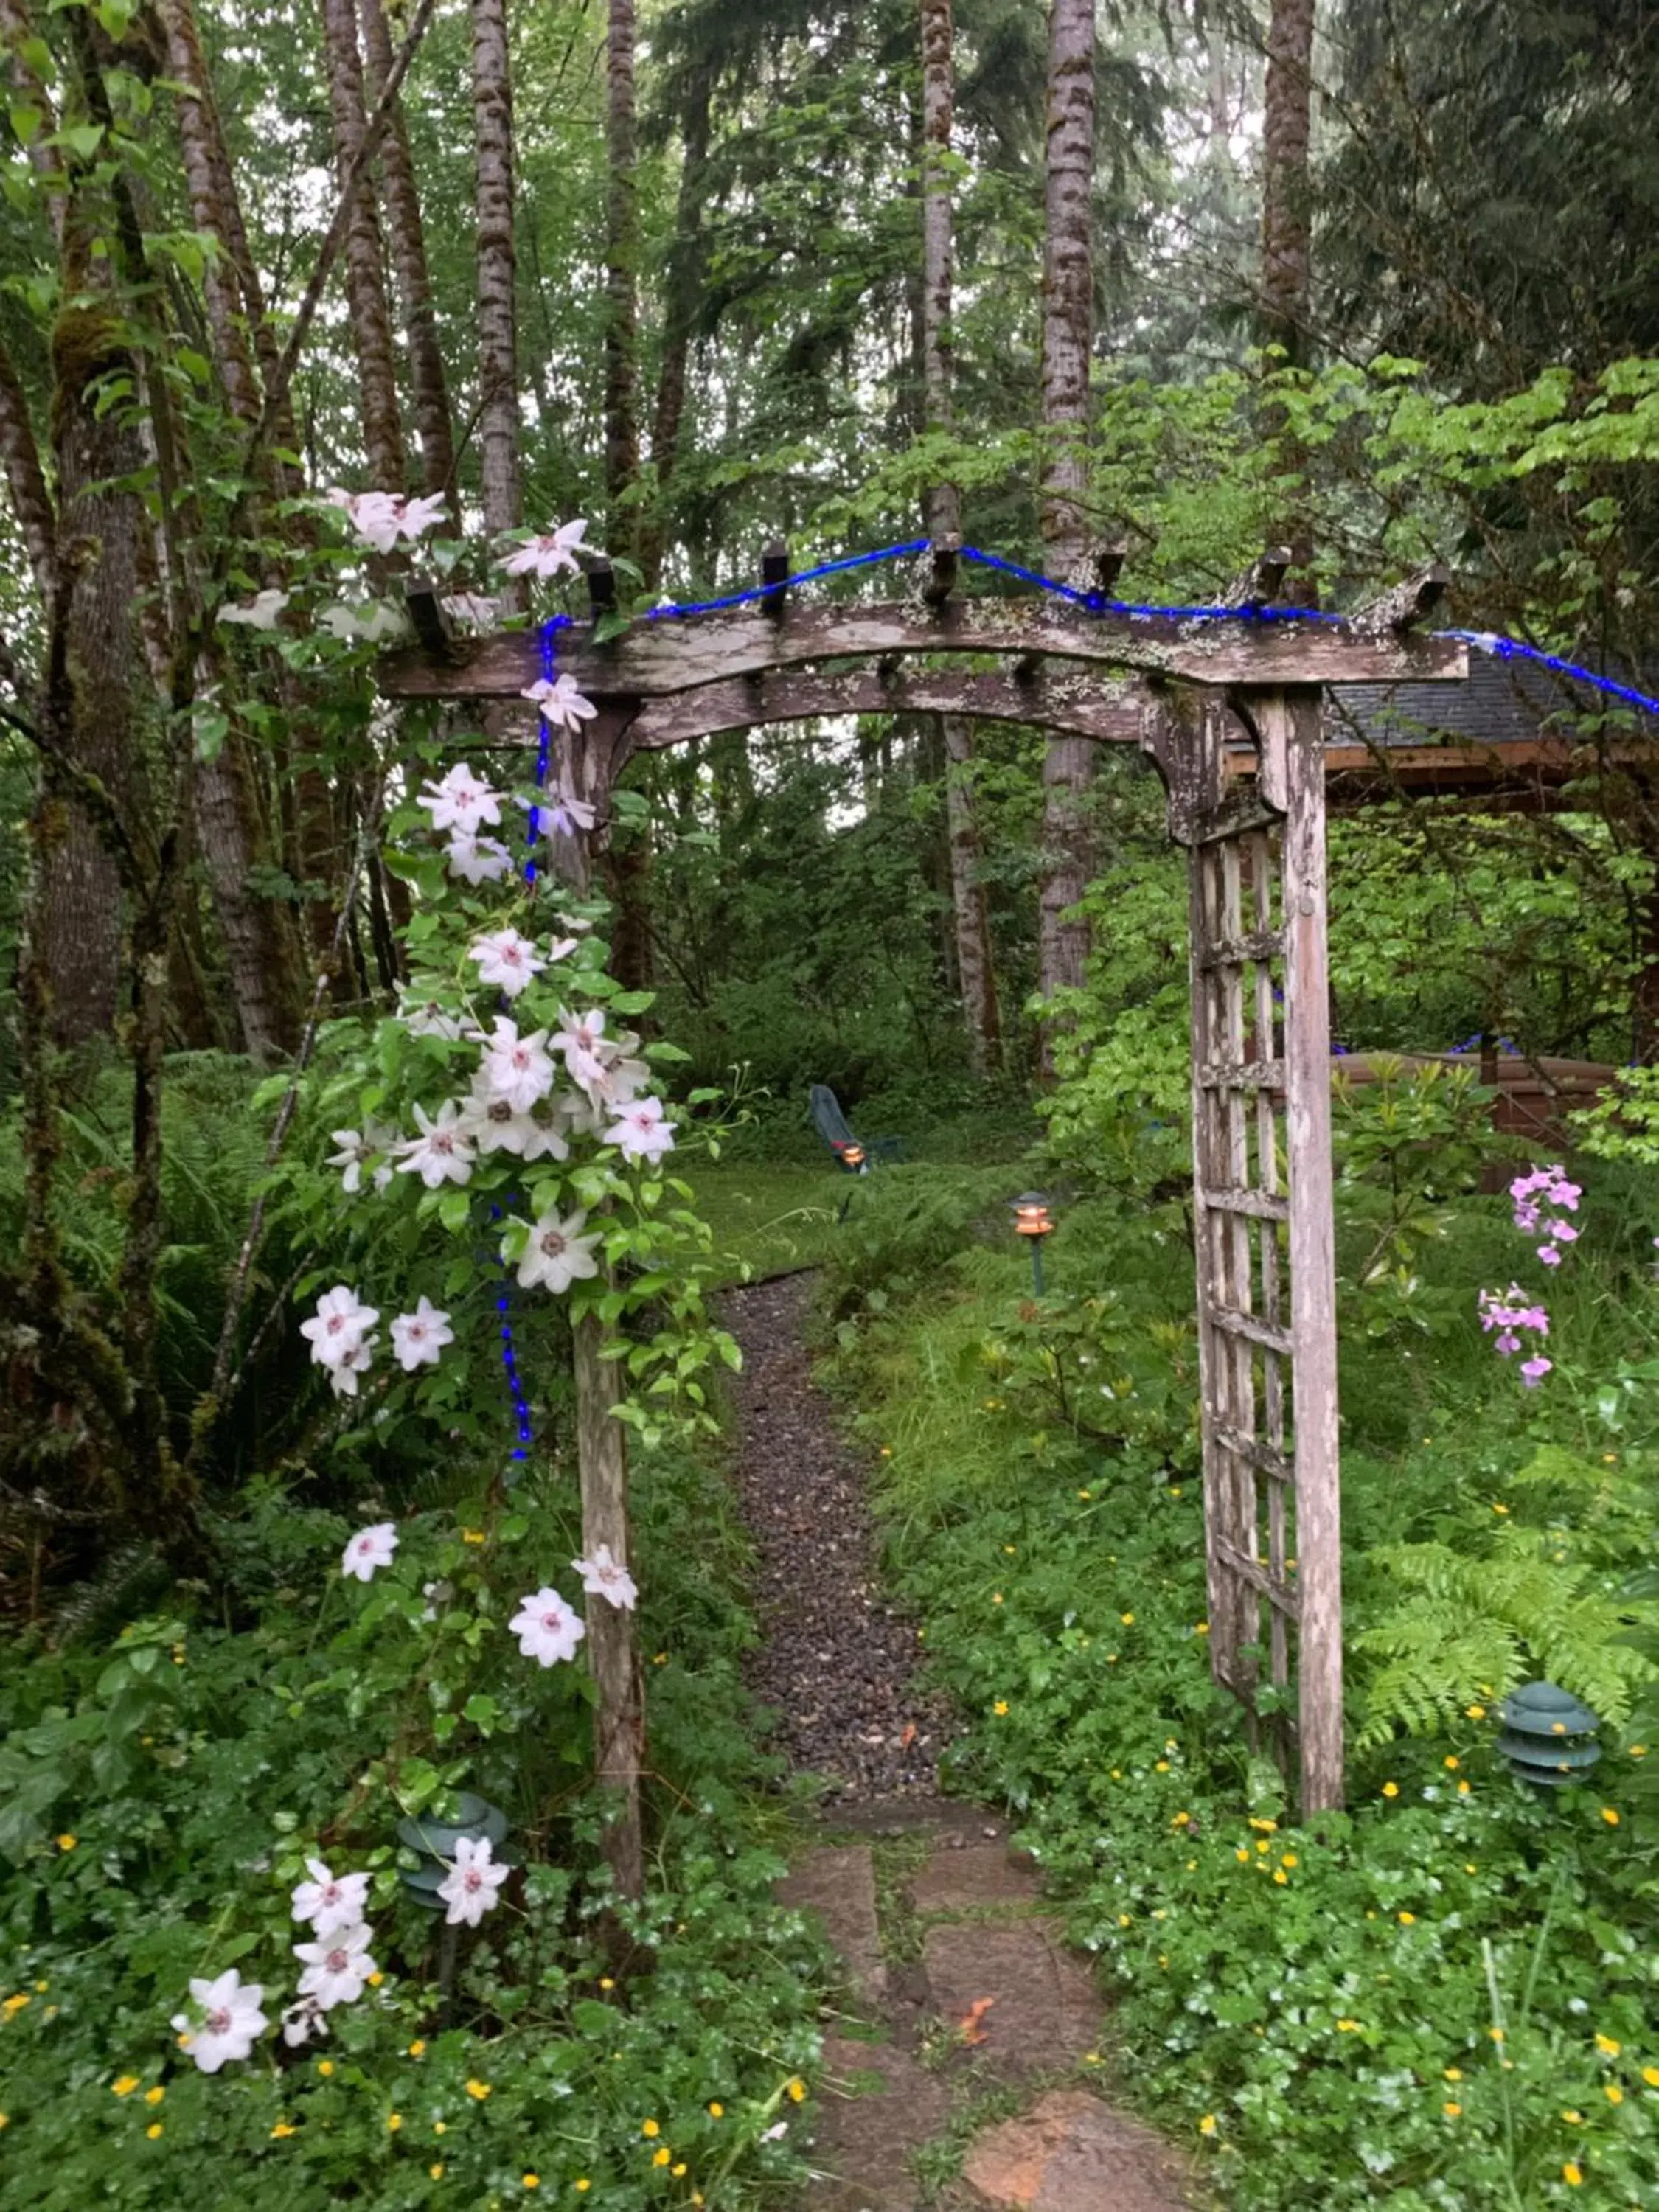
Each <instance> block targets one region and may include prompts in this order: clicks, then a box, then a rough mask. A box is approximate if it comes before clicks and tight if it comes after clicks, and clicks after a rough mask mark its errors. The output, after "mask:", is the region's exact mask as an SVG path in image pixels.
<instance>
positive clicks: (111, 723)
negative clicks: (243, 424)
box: [33, 217, 149, 1045]
mask: <svg viewBox="0 0 1659 2212" xmlns="http://www.w3.org/2000/svg"><path fill="white" fill-rule="evenodd" d="M74 227H75V218H73V217H71V218H70V228H74ZM77 258H78V255H77V254H76V252H73V251H71V252H70V254H69V256H68V258H66V263H65V267H64V291H65V295H66V296H67V297H69V298H70V299H71V300H72V301H75V304H73V305H70V306H66V307H64V308H63V309H62V310H61V311H60V313H59V314H58V321H57V323H56V325H54V327H53V331H52V369H53V391H52V429H53V440H52V443H53V448H54V460H55V464H56V471H55V472H56V476H57V481H58V555H57V561H58V570H59V573H60V574H65V575H67V576H69V577H70V578H71V579H72V580H71V581H70V586H69V592H68V605H67V607H66V608H65V609H64V615H63V621H64V647H65V652H66V654H67V667H66V675H67V680H68V684H69V686H70V691H71V694H72V699H73V706H72V709H71V714H72V724H71V727H72V737H71V750H72V752H73V757H74V758H75V759H76V762H77V763H79V765H80V766H81V767H82V769H87V770H89V771H90V772H91V773H92V774H93V775H96V776H97V777H99V778H100V781H102V782H103V783H104V784H105V785H106V787H107V788H108V789H109V790H110V791H111V792H112V793H113V794H115V797H116V803H117V805H118V807H120V808H121V809H122V811H126V802H127V801H128V799H129V798H130V795H131V775H132V763H131V750H132V732H133V701H134V694H135V692H136V691H137V688H138V685H139V681H140V674H139V671H140V670H141V668H142V666H143V642H142V639H141V636H140V634H139V629H138V623H137V613H136V610H137V605H138V601H139V596H140V592H141V590H142V586H143V570H144V556H145V550H146V549H145V547H144V543H143V541H144V538H145V534H146V532H148V529H149V521H148V519H147V517H146V515H145V513H144V508H143V502H142V501H140V500H139V499H138V498H137V495H135V494H134V493H133V492H132V491H131V490H130V489H124V488H123V483H124V480H125V482H126V483H131V480H132V479H134V478H135V477H137V476H139V475H140V473H141V472H142V471H143V466H144V460H145V456H144V452H143V441H142V440H141V439H140V437H139V435H138V432H137V427H136V425H135V424H134V422H132V420H131V415H130V414H129V412H128V410H126V409H125V408H124V407H120V406H115V407H106V408H100V398H102V397H103V396H104V395H103V390H102V380H104V379H105V378H106V377H109V376H111V375H114V374H126V375H128V376H131V374H132V365H131V361H130V359H129V357H128V356H127V355H126V354H125V351H123V350H122V348H121V345H120V340H119V320H118V316H117V313H116V311H115V309H114V307H112V306H106V304H104V302H103V301H101V300H99V299H97V298H96V297H95V296H92V297H89V296H88V295H87V294H85V293H82V291H81V289H80V286H81V285H82V283H86V282H87V278H86V276H85V274H84V273H82V274H81V275H80V276H79V277H78V278H77V276H76V269H75V265H74V264H75V263H76V260H77ZM82 268H83V271H84V264H82ZM66 564H67V566H66ZM42 827H43V829H44V833H45V834H44V845H45V849H46V851H47V852H48V853H49V854H50V859H49V861H48V864H47V866H46V873H45V878H44V880H43V882H42V884H41V886H40V899H41V908H40V915H39V917H38V921H37V923H36V926H35V927H34V930H33V939H34V943H35V946H36V951H37V954H38V957H40V961H41V963H42V965H43V969H44V974H45V979H46V987H47V988H48V990H49V991H50V993H51V994H52V1006H51V1013H50V1018H49V1019H50V1034H51V1036H52V1041H53V1042H54V1043H56V1044H58V1045H71V1044H79V1043H82V1042H86V1041H87V1040H88V1038H91V1037H94V1036H109V1035H110V1033H111V1031H112V1029H113V1027H114V1023H115V1016H116V1011H117V1007H118V1003H119V992H120V976H121V950H122V929H123V903H122V897H121V890H120V883H119V878H118V874H117V872H116V866H115V862H114V860H112V858H111V857H110V854H109V853H108V851H107V850H106V848H105V847H104V845H103V844H102V843H100V840H99V838H98V836H97V835H96V833H95V832H94V829H93V827H92V824H91V823H90V822H89V821H88V819H87V817H86V816H85V815H84V814H83V813H82V811H81V809H80V808H79V807H78V806H76V805H74V804H73V803H72V802H64V804H63V805H62V806H61V807H60V806H57V805H52V806H50V807H49V810H48V814H47V817H46V821H45V822H44V823H43V825H42Z"/></svg>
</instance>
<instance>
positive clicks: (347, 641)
mask: <svg viewBox="0 0 1659 2212" xmlns="http://www.w3.org/2000/svg"><path fill="white" fill-rule="evenodd" d="M317 620H318V622H319V623H320V624H321V626H322V628H323V629H325V630H326V631H327V632H328V634H329V635H330V636H331V637H337V638H338V639H339V640H340V641H341V643H342V644H343V645H355V644H356V643H357V642H358V641H360V640H362V641H365V642H367V643H368V644H369V645H379V644H380V643H381V642H382V641H383V640H385V639H386V638H389V637H401V636H402V635H403V634H404V630H405V629H407V628H408V627H409V625H408V623H406V621H405V620H404V613H403V610H402V608H401V607H394V606H393V605H392V604H391V602H390V601H389V600H386V599H369V600H368V601H367V602H366V603H365V604H364V605H362V606H360V607H349V606H347V605H346V604H345V602H344V600H343V599H332V600H331V601H330V603H329V604H328V605H327V606H325V608H324V609H323V611H322V612H321V613H320V614H319V616H318V617H317Z"/></svg>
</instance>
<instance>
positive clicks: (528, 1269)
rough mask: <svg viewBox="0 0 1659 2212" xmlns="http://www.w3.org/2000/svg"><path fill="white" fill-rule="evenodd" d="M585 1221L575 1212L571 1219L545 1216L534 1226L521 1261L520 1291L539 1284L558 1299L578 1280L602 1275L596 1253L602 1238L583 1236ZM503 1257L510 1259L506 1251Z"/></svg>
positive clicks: (556, 1215) (595, 1235)
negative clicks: (595, 1248) (596, 1247)
mask: <svg viewBox="0 0 1659 2212" xmlns="http://www.w3.org/2000/svg"><path fill="white" fill-rule="evenodd" d="M586 1219H587V1216H586V1214H585V1213H573V1214H571V1215H570V1216H569V1218H568V1219H565V1218H562V1217H561V1216H560V1215H559V1214H557V1213H544V1214H543V1215H542V1217H541V1218H540V1219H539V1220H538V1221H537V1222H535V1223H534V1224H533V1225H532V1228H531V1231H530V1240H529V1242H528V1243H526V1246H525V1248H524V1255H523V1257H522V1258H521V1259H520V1261H519V1284H520V1288H521V1289H523V1290H526V1291H533V1290H534V1289H535V1288H536V1287H537V1285H538V1284H539V1285H542V1286H543V1287H544V1289H546V1290H549V1291H551V1292H552V1293H553V1295H554V1297H560V1296H562V1294H563V1292H565V1291H568V1289H569V1288H570V1285H572V1283H574V1282H575V1281H577V1280H578V1279H581V1278H586V1277H587V1276H591V1275H597V1274H598V1273H599V1261H598V1260H597V1259H596V1258H595V1257H594V1252H593V1248H594V1246H595V1245H596V1244H597V1243H599V1236H598V1233H597V1232H595V1234H594V1235H593V1236H592V1237H584V1236H583V1235H582V1234H581V1231H582V1228H583V1225H585V1224H586ZM501 1257H502V1258H503V1259H505V1258H506V1257H507V1254H506V1251H505V1249H503V1251H502V1254H501Z"/></svg>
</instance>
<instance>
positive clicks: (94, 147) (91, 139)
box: [52, 123, 104, 161]
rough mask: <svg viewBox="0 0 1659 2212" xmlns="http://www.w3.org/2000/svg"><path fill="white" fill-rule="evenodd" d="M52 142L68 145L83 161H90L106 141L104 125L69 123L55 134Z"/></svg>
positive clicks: (56, 144)
mask: <svg viewBox="0 0 1659 2212" xmlns="http://www.w3.org/2000/svg"><path fill="white" fill-rule="evenodd" d="M103 143H104V126H103V125H102V124H101V123H70V124H67V125H65V126H64V129H63V130H61V131H58V132H57V133H56V134H55V135H54V137H53V138H52V144H53V145H55V146H67V147H68V148H69V149H70V151H71V152H72V153H76V154H78V155H80V157H81V159H82V161H91V159H92V157H93V155H94V154H95V153H96V152H97V151H98V149H99V148H100V146H101V145H102V144H103Z"/></svg>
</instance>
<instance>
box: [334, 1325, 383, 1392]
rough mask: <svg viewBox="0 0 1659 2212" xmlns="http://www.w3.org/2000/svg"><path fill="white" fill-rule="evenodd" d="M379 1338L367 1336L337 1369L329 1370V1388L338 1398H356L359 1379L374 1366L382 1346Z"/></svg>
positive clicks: (348, 1353)
mask: <svg viewBox="0 0 1659 2212" xmlns="http://www.w3.org/2000/svg"><path fill="white" fill-rule="evenodd" d="M379 1344H380V1338H379V1337H378V1336H366V1337H365V1338H364V1339H363V1340H362V1343H361V1344H359V1345H356V1346H354V1347H353V1349H352V1350H351V1351H349V1352H347V1354H346V1356H345V1358H343V1360H342V1361H341V1362H340V1364H339V1365H338V1366H337V1367H331V1368H330V1369H329V1370H328V1382H329V1388H330V1389H331V1390H332V1391H333V1393H334V1395H335V1396H336V1397H337V1398H355V1397H356V1395H357V1377H358V1376H360V1375H367V1374H368V1370H369V1369H370V1368H371V1367H372V1366H373V1365H374V1353H375V1350H376V1348H377V1346H379Z"/></svg>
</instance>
